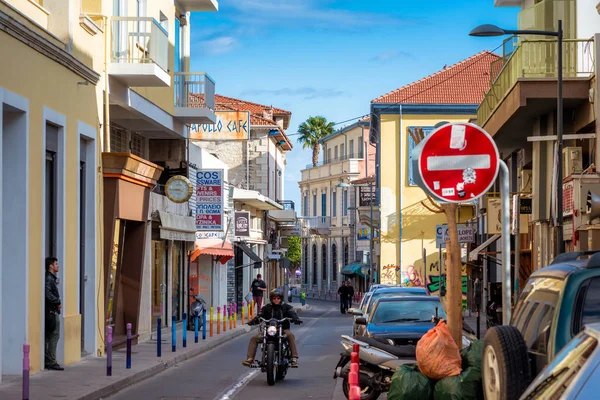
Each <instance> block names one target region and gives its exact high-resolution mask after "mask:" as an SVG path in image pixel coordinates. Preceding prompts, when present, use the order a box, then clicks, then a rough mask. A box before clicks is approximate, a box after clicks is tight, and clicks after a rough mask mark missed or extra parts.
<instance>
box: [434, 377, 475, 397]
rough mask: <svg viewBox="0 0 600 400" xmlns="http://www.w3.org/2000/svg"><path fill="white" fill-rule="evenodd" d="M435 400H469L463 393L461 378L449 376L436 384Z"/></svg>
mask: <svg viewBox="0 0 600 400" xmlns="http://www.w3.org/2000/svg"><path fill="white" fill-rule="evenodd" d="M433 399H434V400H467V398H466V397H465V395H464V393H463V388H462V382H461V381H460V377H459V376H449V377H447V378H444V379H440V380H439V381H437V383H436V384H435V390H434V391H433Z"/></svg>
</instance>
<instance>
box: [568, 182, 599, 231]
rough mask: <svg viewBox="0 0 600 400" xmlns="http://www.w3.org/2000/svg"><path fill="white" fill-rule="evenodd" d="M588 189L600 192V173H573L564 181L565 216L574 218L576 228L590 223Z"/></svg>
mask: <svg viewBox="0 0 600 400" xmlns="http://www.w3.org/2000/svg"><path fill="white" fill-rule="evenodd" d="M588 191H592V192H593V193H597V194H600V175H598V174H583V175H571V176H569V177H568V178H566V179H565V182H564V183H563V216H564V217H572V218H573V225H574V230H577V229H578V228H579V227H580V226H582V225H587V224H589V223H590V221H589V216H588V215H587V194H588Z"/></svg>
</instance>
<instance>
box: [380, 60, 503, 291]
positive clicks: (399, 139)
mask: <svg viewBox="0 0 600 400" xmlns="http://www.w3.org/2000/svg"><path fill="white" fill-rule="evenodd" d="M499 58H500V57H499V56H497V55H495V54H493V53H491V52H487V51H484V52H481V53H479V54H476V55H474V56H472V57H469V58H467V59H465V60H463V61H460V62H458V63H456V64H454V65H451V66H447V67H446V66H445V67H444V69H442V70H441V71H438V72H436V73H434V74H432V75H430V76H427V77H425V78H423V79H421V80H419V81H416V82H414V83H411V84H408V85H406V86H404V87H401V88H399V89H396V90H393V91H391V92H389V93H387V94H384V95H382V96H380V97H378V98H376V99H374V100H373V101H372V102H371V133H370V141H371V143H374V144H376V147H377V165H378V168H377V174H376V175H377V186H378V188H379V193H378V196H379V201H380V213H381V220H380V224H381V231H380V252H381V255H380V264H379V265H380V271H379V272H380V282H381V283H391V284H396V283H403V284H410V285H415V286H427V287H428V288H429V291H430V292H431V293H438V291H439V289H440V284H439V283H440V281H441V280H443V270H442V269H443V266H442V265H440V254H441V252H440V249H438V248H437V246H436V227H437V225H440V224H445V223H446V218H445V215H444V214H443V213H437V212H436V209H435V205H434V204H431V202H430V200H429V199H428V198H427V196H426V195H425V193H424V191H423V190H422V189H420V188H419V187H418V186H417V185H416V183H415V179H414V176H415V175H414V174H418V173H419V172H418V170H416V169H415V168H414V167H413V163H412V161H413V160H412V151H413V149H414V147H415V137H416V138H418V137H419V135H422V136H426V135H428V134H429V133H431V132H432V131H433V130H434V129H435V128H436V125H437V124H439V123H441V122H450V123H452V122H470V121H472V120H473V119H474V118H475V117H476V116H477V108H478V106H479V103H480V102H481V100H482V98H483V95H484V93H485V92H486V91H487V90H488V88H489V85H490V75H489V74H490V66H492V65H493V64H494V63H495V62H497V61H498V60H499ZM381 166H385V167H383V168H381ZM393 166H396V167H395V168H394V167H393ZM472 216H473V207H472V206H471V205H468V204H464V205H461V206H460V207H459V211H458V216H457V217H458V221H459V223H460V222H465V221H467V220H469V219H470V218H471V217H472ZM424 253H425V254H424ZM424 261H425V264H426V265H423V262H424ZM442 263H443V260H442Z"/></svg>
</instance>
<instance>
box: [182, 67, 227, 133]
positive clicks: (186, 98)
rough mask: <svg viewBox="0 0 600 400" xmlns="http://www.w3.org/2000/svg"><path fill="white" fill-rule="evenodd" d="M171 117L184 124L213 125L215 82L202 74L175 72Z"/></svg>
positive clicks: (214, 118)
mask: <svg viewBox="0 0 600 400" xmlns="http://www.w3.org/2000/svg"><path fill="white" fill-rule="evenodd" d="M174 89H175V91H174V92H175V99H174V100H175V109H174V111H173V115H174V116H175V117H176V118H178V119H180V120H181V121H182V122H183V123H185V124H214V123H215V122H217V117H216V115H215V81H213V80H212V78H211V77H210V76H208V74H206V73H204V72H175V74H174Z"/></svg>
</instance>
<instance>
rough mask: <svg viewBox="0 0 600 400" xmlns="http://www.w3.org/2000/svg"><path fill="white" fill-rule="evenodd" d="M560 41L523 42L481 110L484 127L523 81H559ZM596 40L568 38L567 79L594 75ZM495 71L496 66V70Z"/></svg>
mask: <svg viewBox="0 0 600 400" xmlns="http://www.w3.org/2000/svg"><path fill="white" fill-rule="evenodd" d="M556 43H557V42H556V40H523V41H521V42H520V43H519V45H518V47H517V48H516V49H515V50H514V51H513V52H512V54H510V55H509V56H508V58H507V60H506V62H505V64H504V65H503V66H502V69H501V70H500V72H499V73H498V76H497V78H496V79H495V80H494V83H493V84H492V85H491V87H490V89H489V90H488V92H487V93H486V94H485V97H484V98H483V101H482V103H481V105H480V106H479V108H478V109H477V120H478V122H479V124H481V125H482V126H483V124H485V123H486V122H487V120H488V118H489V117H490V116H491V115H492V113H493V112H494V110H495V109H496V107H497V106H498V105H499V104H500V103H501V102H502V100H503V99H504V96H506V94H507V93H508V92H509V91H510V89H512V87H513V86H514V85H516V83H517V81H518V80H519V79H523V78H529V79H535V78H538V79H539V78H555V79H556V78H557V59H556V58H557V50H558V49H557V44H556ZM594 63H595V60H594V41H593V39H567V40H565V41H564V43H563V77H564V78H565V79H567V78H588V77H590V76H592V75H593V74H594ZM492 68H494V67H492Z"/></svg>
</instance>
